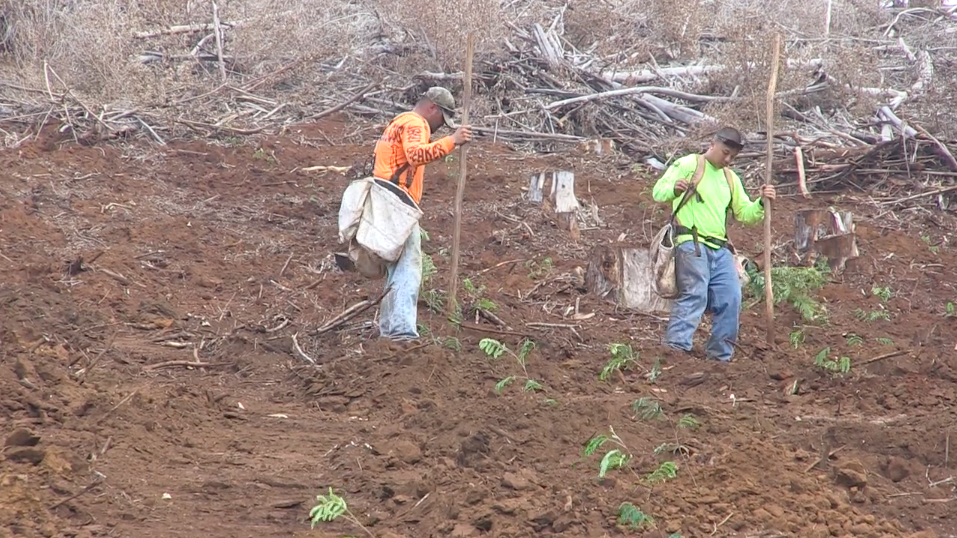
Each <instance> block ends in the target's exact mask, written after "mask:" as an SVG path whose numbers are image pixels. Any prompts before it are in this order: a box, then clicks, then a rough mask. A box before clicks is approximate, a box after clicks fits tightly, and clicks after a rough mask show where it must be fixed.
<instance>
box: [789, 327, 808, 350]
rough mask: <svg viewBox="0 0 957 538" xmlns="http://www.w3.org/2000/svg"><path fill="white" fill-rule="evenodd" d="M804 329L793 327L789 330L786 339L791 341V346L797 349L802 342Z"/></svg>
mask: <svg viewBox="0 0 957 538" xmlns="http://www.w3.org/2000/svg"><path fill="white" fill-rule="evenodd" d="M804 338H805V335H804V330H803V329H794V330H793V331H791V334H790V335H789V336H788V340H789V341H790V342H791V347H793V348H794V349H798V348H799V347H801V344H803V343H804Z"/></svg>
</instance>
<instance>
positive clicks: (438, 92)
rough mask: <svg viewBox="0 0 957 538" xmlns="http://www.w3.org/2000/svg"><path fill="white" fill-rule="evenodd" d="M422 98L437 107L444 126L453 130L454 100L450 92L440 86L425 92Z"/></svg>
mask: <svg viewBox="0 0 957 538" xmlns="http://www.w3.org/2000/svg"><path fill="white" fill-rule="evenodd" d="M424 97H425V98H426V99H428V100H429V101H432V102H433V103H435V105H436V106H438V107H439V109H440V110H441V111H442V117H443V118H445V124H446V125H448V126H449V128H451V129H454V128H455V121H453V120H452V118H453V117H455V99H454V98H453V97H452V92H450V91H449V90H447V89H445V88H443V87H441V86H433V87H431V88H429V91H427V92H425V96H424Z"/></svg>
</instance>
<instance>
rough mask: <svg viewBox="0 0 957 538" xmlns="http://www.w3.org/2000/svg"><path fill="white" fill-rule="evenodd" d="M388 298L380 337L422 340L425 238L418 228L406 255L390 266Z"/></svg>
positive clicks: (381, 310) (384, 302) (381, 316)
mask: <svg viewBox="0 0 957 538" xmlns="http://www.w3.org/2000/svg"><path fill="white" fill-rule="evenodd" d="M387 269H388V273H387V277H386V281H385V285H386V288H388V287H389V286H391V287H392V291H390V292H389V293H388V294H386V296H385V298H383V299H382V304H381V305H380V307H379V336H381V337H384V338H391V339H396V340H408V339H416V338H418V337H419V331H418V325H417V322H416V316H417V315H418V303H419V287H420V286H421V285H422V237H421V235H420V234H419V226H418V225H416V226H415V227H414V228H413V229H412V233H411V234H409V238H408V239H406V241H405V248H404V249H403V250H402V255H401V256H399V259H398V260H396V262H395V263H390V264H389V265H388V268H387Z"/></svg>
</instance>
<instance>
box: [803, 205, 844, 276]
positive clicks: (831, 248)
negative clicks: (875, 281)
mask: <svg viewBox="0 0 957 538" xmlns="http://www.w3.org/2000/svg"><path fill="white" fill-rule="evenodd" d="M794 247H795V250H796V251H797V255H798V258H799V259H800V261H801V262H802V263H804V264H806V265H813V264H814V263H815V262H816V261H817V259H818V258H819V257H820V256H824V257H825V258H827V262H828V266H829V267H830V268H831V271H833V272H835V273H840V272H842V271H843V270H844V267H845V264H846V263H847V260H851V259H854V258H857V257H858V256H860V251H859V250H858V248H857V235H856V234H855V233H854V222H853V218H852V216H851V213H850V212H846V211H845V212H837V211H833V210H825V209H806V210H802V211H798V212H797V213H795V215H794Z"/></svg>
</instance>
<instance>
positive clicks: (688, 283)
mask: <svg viewBox="0 0 957 538" xmlns="http://www.w3.org/2000/svg"><path fill="white" fill-rule="evenodd" d="M743 148H744V137H743V136H742V135H741V133H740V132H739V131H738V130H737V129H734V128H732V127H724V128H722V129H720V130H719V131H718V132H717V133H716V134H715V137H714V140H712V142H711V145H710V146H709V147H708V150H707V151H706V152H705V153H704V166H705V170H704V174H703V175H702V176H701V179H700V181H699V182H698V184H697V185H696V186H692V184H691V182H692V180H693V176H694V174H695V170H696V169H697V165H698V157H699V156H698V155H696V154H692V155H686V156H684V157H682V158H680V159H678V160H677V161H675V162H674V163H672V165H671V166H670V167H669V168H668V169H667V170H666V171H665V173H664V175H663V176H662V177H661V179H659V180H658V182H657V183H655V187H654V191H653V192H652V196H653V197H654V199H655V201H656V202H661V203H667V202H670V203H671V204H672V211H674V210H675V209H676V208H677V207H678V205H679V204H680V202H681V199H682V198H683V197H684V196H683V195H684V193H686V192H687V191H688V190H689V189H690V190H691V192H690V197H689V199H688V201H687V202H686V203H685V204H684V205H683V206H682V207H681V208H680V210H679V211H678V213H677V215H676V218H675V273H676V279H677V284H678V297H677V298H676V299H675V300H674V304H673V306H672V308H671V319H670V320H669V322H668V329H667V331H666V333H665V337H664V344H665V345H666V346H668V347H671V348H674V349H677V350H680V351H684V352H691V350H692V339H693V337H694V333H695V331H696V330H697V328H698V324H699V323H700V322H701V316H702V315H703V314H704V312H705V310H708V311H710V312H711V314H712V316H713V319H712V328H711V337H710V339H709V340H708V343H707V345H706V347H705V355H706V356H707V358H708V359H713V360H718V361H722V362H728V361H730V360H731V356H732V355H733V354H734V346H733V344H734V343H735V342H736V341H737V338H738V327H739V322H738V318H739V314H740V311H741V284H740V281H739V280H738V274H737V270H736V269H735V264H734V255H733V253H732V252H731V250H730V249H729V248H728V230H727V215H728V210H729V209H730V210H731V212H732V213H733V215H734V218H735V219H737V220H738V222H741V223H742V224H756V223H758V222H760V221H761V220H763V219H764V202H763V200H762V199H761V198H760V197H759V198H758V199H757V200H754V201H752V200H751V199H750V198H749V197H748V193H747V192H746V191H745V190H744V185H742V184H741V178H740V177H738V175H737V174H736V173H735V172H734V171H733V170H730V166H731V163H732V162H733V161H734V158H735V157H737V155H738V153H739V152H740V151H741V150H742V149H743ZM725 168H728V171H729V172H730V174H729V176H730V177H729V178H726V176H725ZM729 183H730V185H729ZM760 195H761V196H763V197H766V198H768V199H769V200H774V197H775V190H774V186H773V185H764V186H763V187H762V188H761V192H760Z"/></svg>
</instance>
